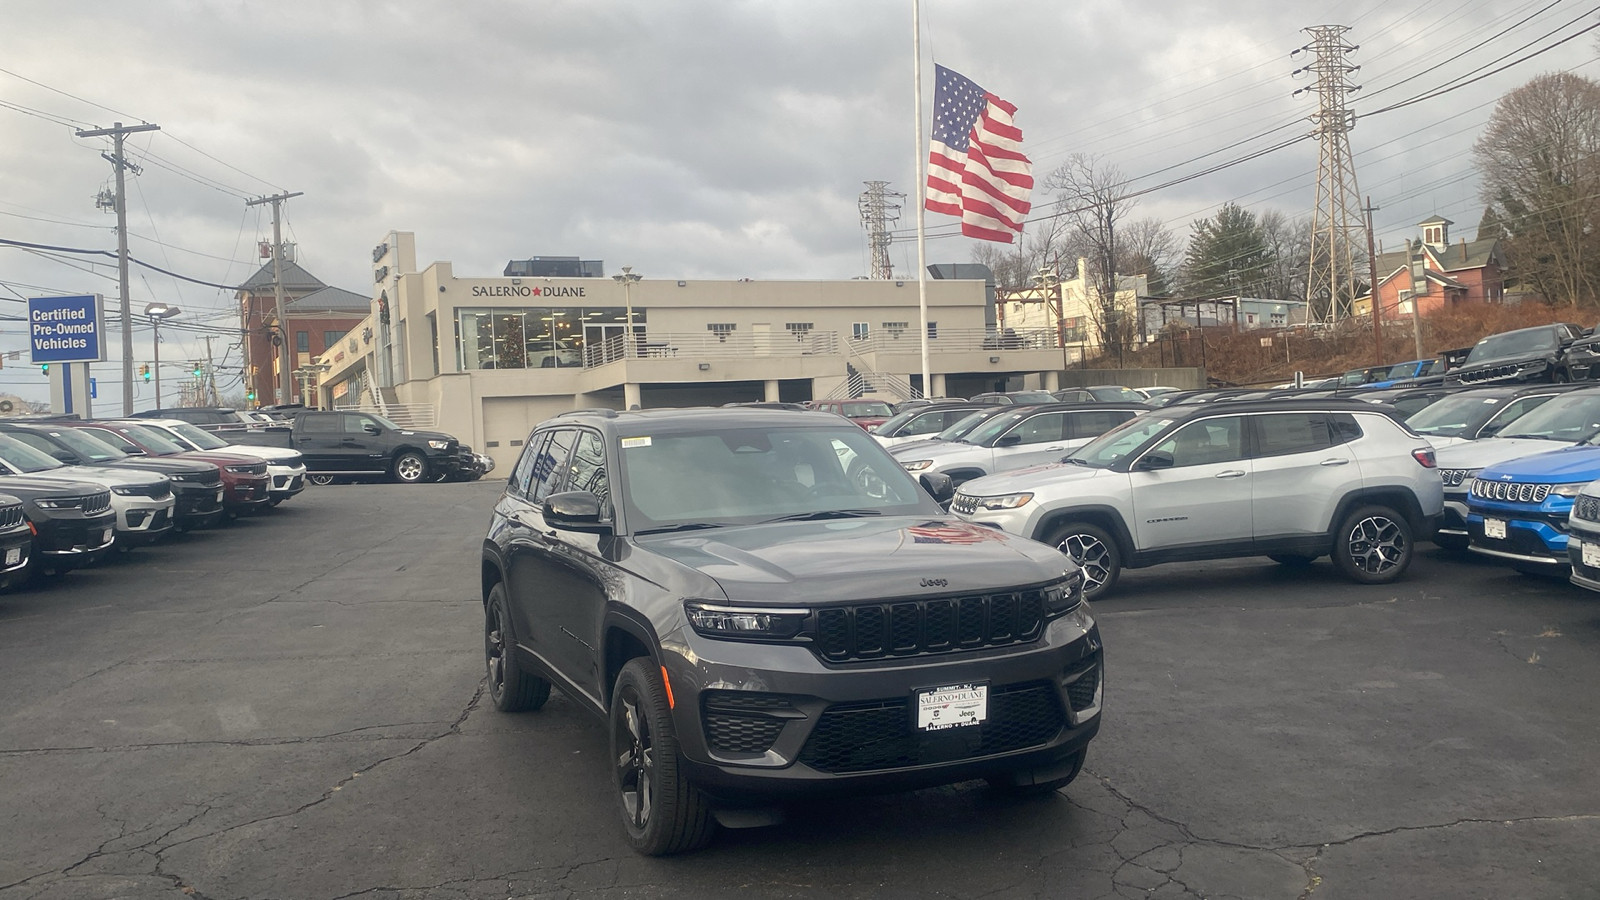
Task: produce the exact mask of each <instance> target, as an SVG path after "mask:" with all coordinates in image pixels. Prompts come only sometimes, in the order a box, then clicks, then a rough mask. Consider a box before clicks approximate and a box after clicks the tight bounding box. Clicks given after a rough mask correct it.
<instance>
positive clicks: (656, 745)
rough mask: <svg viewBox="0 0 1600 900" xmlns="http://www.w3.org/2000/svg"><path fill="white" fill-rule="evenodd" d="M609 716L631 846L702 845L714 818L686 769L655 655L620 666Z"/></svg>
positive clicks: (659, 850) (652, 852) (660, 852)
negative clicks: (654, 659)
mask: <svg viewBox="0 0 1600 900" xmlns="http://www.w3.org/2000/svg"><path fill="white" fill-rule="evenodd" d="M610 720H611V757H610V758H611V759H612V760H613V763H612V766H613V768H612V772H613V779H612V780H613V782H614V783H615V784H616V788H617V806H618V809H619V810H620V811H621V813H622V824H623V826H624V827H625V828H626V829H627V832H628V842H629V843H630V844H632V845H633V849H634V850H635V851H637V852H639V853H642V854H644V855H646V856H666V855H668V854H671V853H683V852H685V851H688V850H694V849H697V848H699V847H702V846H704V845H705V843H706V842H707V841H709V840H711V835H712V833H713V831H715V829H716V820H715V819H713V818H712V816H711V807H710V805H709V804H708V803H707V802H706V798H705V796H704V795H702V794H701V793H700V791H699V790H698V789H696V788H695V786H694V785H692V784H690V783H689V779H688V778H687V777H685V776H684V774H683V770H682V768H681V765H680V764H681V762H682V760H681V758H680V757H679V755H678V740H677V738H676V737H675V736H674V734H673V731H672V715H671V709H670V707H669V705H668V703H667V692H666V687H665V686H664V685H663V684H662V682H661V674H660V672H659V670H658V668H657V666H656V665H655V662H654V661H653V660H651V659H649V658H648V657H642V656H641V657H635V658H634V659H631V660H629V661H628V664H627V665H625V666H623V667H622V673H621V674H620V675H618V676H617V684H616V687H615V688H614V689H613V690H612V692H611V713H610Z"/></svg>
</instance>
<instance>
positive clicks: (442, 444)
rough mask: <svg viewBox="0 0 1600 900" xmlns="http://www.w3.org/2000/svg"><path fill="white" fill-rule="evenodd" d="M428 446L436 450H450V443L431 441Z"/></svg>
mask: <svg viewBox="0 0 1600 900" xmlns="http://www.w3.org/2000/svg"><path fill="white" fill-rule="evenodd" d="M428 446H429V447H432V448H433V449H435V450H449V449H450V442H449V441H429V442H428Z"/></svg>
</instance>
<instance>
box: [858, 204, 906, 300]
mask: <svg viewBox="0 0 1600 900" xmlns="http://www.w3.org/2000/svg"><path fill="white" fill-rule="evenodd" d="M863 183H864V184H865V185H866V186H867V189H866V190H865V191H862V192H861V196H860V197H859V198H858V199H857V200H856V206H857V208H859V209H860V210H861V227H862V228H865V229H866V230H867V247H869V248H870V249H871V250H872V264H871V267H870V268H869V269H868V270H867V274H868V275H869V276H870V277H872V278H875V279H878V280H882V281H887V280H889V279H891V278H893V277H894V264H893V263H891V262H889V243H890V236H889V226H890V225H893V224H894V223H895V222H898V221H899V220H900V201H901V200H904V199H905V198H906V195H905V194H901V193H897V192H895V191H891V190H889V189H888V188H889V182H887V181H867V182H863Z"/></svg>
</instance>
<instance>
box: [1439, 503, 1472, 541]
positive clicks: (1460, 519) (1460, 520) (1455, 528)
mask: <svg viewBox="0 0 1600 900" xmlns="http://www.w3.org/2000/svg"><path fill="white" fill-rule="evenodd" d="M1466 497H1467V495H1466V494H1465V493H1462V494H1459V495H1451V494H1445V495H1444V517H1443V518H1442V519H1440V520H1439V531H1438V534H1440V535H1443V536H1445V537H1460V538H1464V537H1466V536H1467V500H1466Z"/></svg>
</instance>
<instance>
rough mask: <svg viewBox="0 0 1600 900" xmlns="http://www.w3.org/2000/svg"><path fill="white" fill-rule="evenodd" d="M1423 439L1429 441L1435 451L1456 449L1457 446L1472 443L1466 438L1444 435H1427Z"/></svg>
mask: <svg viewBox="0 0 1600 900" xmlns="http://www.w3.org/2000/svg"><path fill="white" fill-rule="evenodd" d="M1423 437H1425V438H1427V439H1428V443H1430V444H1432V445H1433V449H1435V450H1443V449H1444V448H1446V447H1454V446H1456V445H1457V444H1470V443H1472V442H1471V441H1469V440H1467V439H1466V438H1464V437H1445V436H1444V435H1442V434H1425V435H1423Z"/></svg>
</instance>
